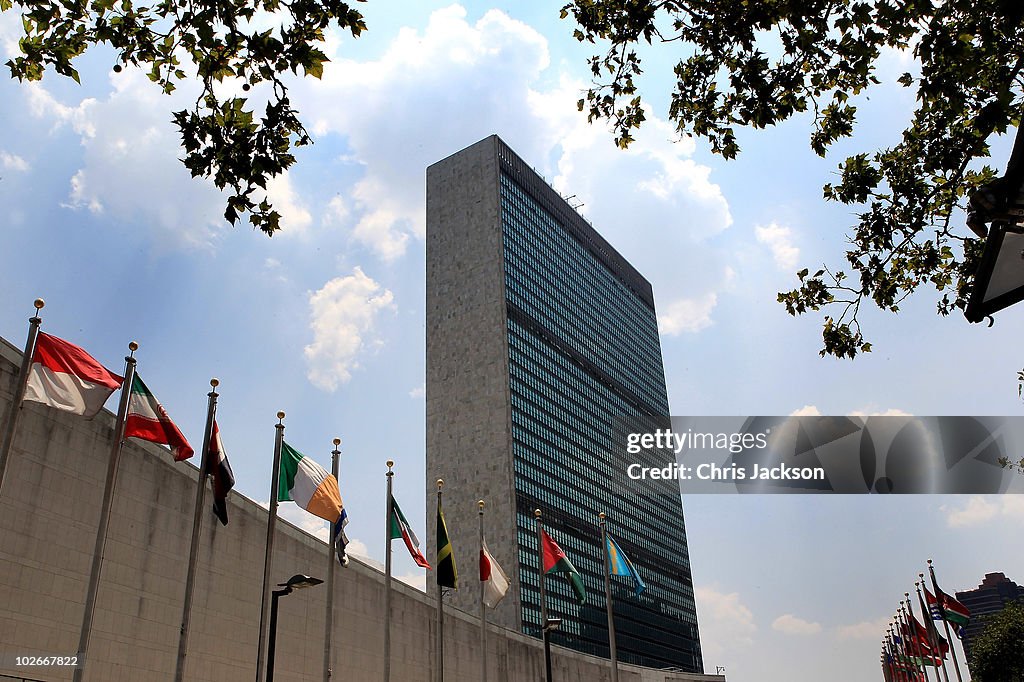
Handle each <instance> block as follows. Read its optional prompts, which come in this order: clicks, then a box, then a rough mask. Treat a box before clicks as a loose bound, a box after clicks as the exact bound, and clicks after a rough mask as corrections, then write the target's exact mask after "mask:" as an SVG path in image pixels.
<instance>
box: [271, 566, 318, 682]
mask: <svg viewBox="0 0 1024 682" xmlns="http://www.w3.org/2000/svg"><path fill="white" fill-rule="evenodd" d="M322 582H323V580H320V578H311V577H310V576H308V575H302V574H301V573H297V574H295V575H293V576H292V577H291V578H288V582H285V583H278V584H277V586H278V587H280V588H283V589H280V590H274V591H273V592H271V600H270V642H269V643H268V645H267V681H266V682H274V649H276V648H277V600H278V599H280V598H281V597H283V596H284V595H286V594H291V593H292V592H293V591H295V590H301V589H302V588H304V587H313V586H314V585H319V584H320V583H322Z"/></svg>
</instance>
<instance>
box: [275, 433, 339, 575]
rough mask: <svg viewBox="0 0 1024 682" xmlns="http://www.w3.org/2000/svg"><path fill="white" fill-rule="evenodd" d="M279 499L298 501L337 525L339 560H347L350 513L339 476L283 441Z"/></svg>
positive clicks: (305, 507)
mask: <svg viewBox="0 0 1024 682" xmlns="http://www.w3.org/2000/svg"><path fill="white" fill-rule="evenodd" d="M277 499H278V501H279V502H288V501H291V502H294V503H295V504H297V505H299V506H300V507H302V508H303V509H305V510H306V511H308V512H309V513H310V514H313V515H314V516H319V517H320V518H321V519H324V520H325V521H328V522H330V523H333V524H334V533H335V535H334V548H335V551H336V552H337V554H338V561H340V562H341V563H342V564H345V563H347V561H348V559H347V557H346V556H345V545H347V544H348V538H347V537H346V536H345V526H346V525H348V512H346V511H345V506H344V505H343V504H342V502H341V492H340V491H339V490H338V479H336V478H335V477H334V475H333V474H329V473H327V470H326V469H324V468H323V467H322V466H320V465H319V464H317V463H316V462H315V461H313V460H312V459H310V458H309V457H306V456H305V455H304V454H302V453H301V452H299V451H298V450H296V449H295V448H293V447H292V446H290V445H288V443H285V442H284V441H281V474H280V478H279V479H278V486H277Z"/></svg>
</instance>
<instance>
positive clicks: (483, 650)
mask: <svg viewBox="0 0 1024 682" xmlns="http://www.w3.org/2000/svg"><path fill="white" fill-rule="evenodd" d="M476 506H477V508H478V509H479V510H480V542H479V543H478V544H479V545H480V555H481V557H482V556H483V552H484V501H483V500H478V501H477V503H476ZM480 682H487V605H486V604H484V581H483V580H481V581H480Z"/></svg>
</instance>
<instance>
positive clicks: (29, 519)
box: [0, 339, 724, 682]
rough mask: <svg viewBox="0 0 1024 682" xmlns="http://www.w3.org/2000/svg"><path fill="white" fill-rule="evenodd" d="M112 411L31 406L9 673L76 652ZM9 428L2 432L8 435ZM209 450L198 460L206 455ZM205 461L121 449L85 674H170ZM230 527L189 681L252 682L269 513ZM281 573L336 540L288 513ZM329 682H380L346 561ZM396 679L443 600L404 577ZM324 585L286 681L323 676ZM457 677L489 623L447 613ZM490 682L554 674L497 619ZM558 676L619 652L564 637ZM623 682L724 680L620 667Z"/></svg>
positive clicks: (472, 664) (377, 615) (5, 525)
mask: <svg viewBox="0 0 1024 682" xmlns="http://www.w3.org/2000/svg"><path fill="white" fill-rule="evenodd" d="M19 363H20V351H18V350H17V349H15V348H14V347H13V346H11V345H10V344H9V343H7V342H6V341H3V340H2V339H0V428H2V426H3V425H4V424H6V420H7V416H8V414H9V411H10V409H11V400H12V396H13V393H14V387H15V381H16V378H17V372H18V365H19ZM113 421H114V419H113V416H112V415H111V414H110V413H108V412H103V413H101V414H100V415H98V416H97V417H96V418H94V419H92V420H86V419H83V418H81V417H77V416H74V415H70V414H67V413H64V412H59V411H57V410H54V409H51V408H48V407H46V406H44V405H40V404H37V403H25V404H24V407H23V408H22V414H21V419H20V423H19V427H18V432H17V436H16V439H15V443H14V450H13V452H12V453H11V458H10V463H9V465H8V470H7V475H6V479H5V481H4V485H3V490H2V491H0V680H3V679H5V676H10V677H13V678H15V679H22V678H24V679H29V680H40V681H42V682H51V681H56V680H70V679H71V676H72V671H71V669H68V668H64V669H62V668H16V667H14V662H15V661H14V656H30V655H65V656H66V655H73V654H74V653H75V650H76V648H77V646H78V639H79V627H80V625H81V620H82V609H83V607H84V603H85V593H86V587H87V583H88V579H89V570H90V565H91V561H92V550H93V543H94V541H95V534H96V525H97V523H98V520H99V513H100V504H101V501H102V497H103V483H104V479H105V476H106V466H107V461H108V457H109V453H110V448H111V441H112V439H113ZM0 433H2V432H0ZM197 458H198V457H197ZM196 477H197V470H196V468H195V466H193V465H191V464H188V463H179V464H175V463H173V462H172V461H171V459H170V456H169V455H168V453H167V452H166V450H163V449H162V448H160V447H158V446H153V445H150V444H148V443H140V442H137V441H135V440H134V439H133V440H130V441H128V442H127V443H126V444H125V446H124V451H123V455H122V457H121V462H120V467H119V471H118V479H117V488H116V496H115V501H114V506H113V514H112V518H111V522H110V530H109V534H108V539H107V551H106V559H105V562H104V567H103V577H102V581H101V584H100V589H99V595H98V600H97V610H96V617H95V624H94V628H93V633H92V643H91V647H90V651H89V660H88V661H87V664H86V675H85V679H86V681H87V682H148V681H150V680H171V679H173V676H174V669H175V663H176V658H177V644H178V632H179V626H180V622H181V607H182V601H183V599H184V590H185V572H186V568H187V562H188V550H189V543H190V537H191V530H192V507H193V505H194V502H195V497H194V496H195V482H196ZM229 515H230V520H231V522H230V525H228V526H227V527H222V526H221V525H220V524H219V523H215V522H213V517H212V515H211V516H210V517H209V518H208V519H207V520H206V521H205V522H204V528H203V535H202V540H201V545H200V546H201V555H200V558H199V569H198V573H197V580H196V586H195V599H194V606H193V611H192V624H191V636H190V640H189V650H188V663H187V668H186V671H185V679H186V680H189V681H190V682H235V681H237V682H250V681H252V680H254V679H255V660H256V654H257V639H258V630H259V618H260V589H261V584H262V579H263V559H264V547H265V541H266V524H267V511H266V510H265V509H263V508H262V507H260V506H259V505H257V504H256V503H255V502H253V501H251V500H249V499H247V498H245V497H242V496H241V495H238V494H234V493H232V495H231V498H230V506H229ZM277 527H278V535H277V538H276V540H275V546H274V549H275V551H274V564H273V566H274V568H273V578H274V582H283V581H284V580H285V579H287V578H288V577H289V576H291V575H293V574H295V573H305V574H308V575H316V576H323V575H324V572H325V567H326V551H327V550H326V546H325V544H324V543H323V542H321V541H320V540H318V539H317V538H314V537H312V536H311V535H308V534H307V533H305V532H303V531H301V530H299V529H297V528H295V527H294V526H292V525H290V524H288V523H287V522H285V521H281V520H279V522H278V526H277ZM335 582H336V591H335V595H336V600H335V609H334V614H333V618H334V633H335V638H334V644H333V652H334V656H333V666H334V674H333V677H332V680H335V681H336V680H345V681H349V680H351V681H358V682H365V681H374V680H381V679H383V661H382V649H383V628H384V614H383V609H382V608H381V605H382V604H383V600H384V576H383V575H382V574H381V573H380V572H379V571H377V570H375V569H374V568H371V567H369V566H366V565H363V564H361V563H359V562H358V561H354V560H353V561H352V562H351V563H350V565H349V567H347V568H339V569H338V570H337V573H336V581H335ZM394 590H395V593H394V597H395V598H394V600H393V604H392V608H393V619H392V628H393V630H392V668H391V670H392V680H394V681H395V682H430V680H431V672H430V671H431V670H432V668H433V665H434V661H433V656H434V654H433V642H434V634H433V633H434V628H435V619H434V608H435V605H434V603H433V601H432V600H431V599H429V598H428V597H427V595H425V594H423V593H421V592H419V591H417V590H415V589H413V588H411V587H408V586H406V585H404V584H402V583H399V582H396V583H395V584H394ZM323 597H324V590H323V589H322V588H314V589H309V590H298V591H296V592H295V593H294V594H292V595H289V596H288V597H285V598H283V599H282V600H281V603H280V614H279V623H278V640H277V664H276V676H275V679H276V680H278V682H297V681H299V680H302V681H309V680H320V679H322V666H323V650H324V647H323V643H324V618H325V613H324V611H325V606H324V602H323V601H322V600H323ZM446 616H447V617H446V619H445V630H446V633H445V639H446V647H445V657H446V660H445V680H446V682H480V646H479V642H480V639H479V637H480V631H479V621H478V620H477V619H476V618H475V617H474V616H471V615H469V614H466V613H463V612H461V611H458V610H455V609H451V610H450V611H449V610H448V609H446ZM488 657H489V664H490V669H489V673H488V679H489V680H490V681H491V682H536V681H537V680H542V679H543V673H544V670H543V663H544V659H543V651H542V649H541V647H540V644H539V642H538V641H537V640H534V639H532V638H529V637H526V636H524V635H521V634H519V633H515V632H510V631H507V630H502V629H500V628H497V627H494V626H492V628H491V630H490V632H489V635H488ZM554 668H555V672H554V679H555V680H556V681H557V682H604V681H607V680H610V672H609V670H608V662H607V661H604V660H602V659H598V658H594V657H591V656H584V655H581V654H578V653H575V652H571V651H566V650H561V649H557V648H556V649H555V655H554ZM620 670H621V672H620V676H619V679H620V680H622V682H681V681H691V680H709V681H710V680H719V681H722V680H724V677H719V676H713V675H707V676H702V675H690V674H684V673H666V672H662V671H654V670H647V669H643V668H637V667H633V666H625V665H623V666H621V668H620Z"/></svg>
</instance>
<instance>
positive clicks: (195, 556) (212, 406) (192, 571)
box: [174, 379, 220, 682]
mask: <svg viewBox="0 0 1024 682" xmlns="http://www.w3.org/2000/svg"><path fill="white" fill-rule="evenodd" d="M218 385H220V382H219V381H218V380H217V379H210V386H212V387H213V390H211V391H210V392H209V393H207V396H208V397H209V401H208V402H207V406H206V429H205V430H204V431H203V456H202V463H201V464H200V466H199V480H198V481H197V483H196V506H195V509H194V511H193V513H192V547H191V548H190V549H189V553H188V573H187V574H186V576H185V605H184V606H183V607H182V610H181V632H180V634H179V635H178V665H177V668H176V670H175V672H174V682H181V681H182V679H184V677H185V657H186V655H187V653H188V628H189V624H190V622H191V620H192V591H193V589H194V588H195V582H196V566H197V565H198V564H199V536H200V534H201V533H202V529H203V500H204V499H205V498H206V476H207V474H208V473H209V468H210V443H211V442H212V439H213V420H214V419H215V418H216V415H217V386H218Z"/></svg>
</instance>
